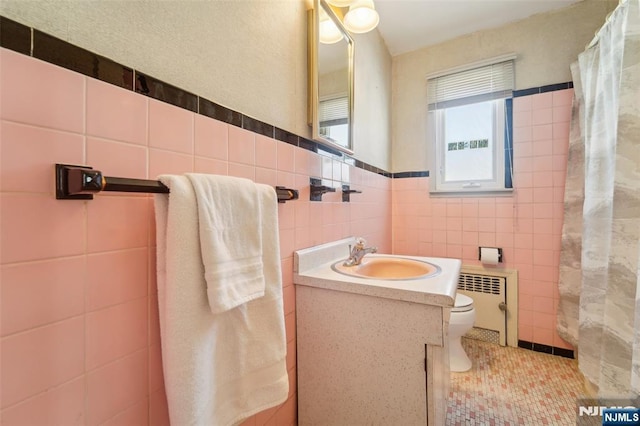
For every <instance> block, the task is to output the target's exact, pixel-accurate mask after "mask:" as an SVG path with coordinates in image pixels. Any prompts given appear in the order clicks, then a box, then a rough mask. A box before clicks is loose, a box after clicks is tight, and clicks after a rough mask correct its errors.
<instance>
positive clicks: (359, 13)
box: [344, 0, 380, 34]
mask: <svg viewBox="0 0 640 426" xmlns="http://www.w3.org/2000/svg"><path fill="white" fill-rule="evenodd" d="M379 21H380V16H378V12H376V9H375V6H374V5H373V0H355V1H353V2H352V3H351V5H350V6H349V11H348V12H347V14H346V15H345V16H344V26H345V27H346V28H347V30H349V31H350V32H352V33H356V34H361V33H366V32H369V31H371V30H372V29H374V28H375V27H376V26H377V25H378V22H379Z"/></svg>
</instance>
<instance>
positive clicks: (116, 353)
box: [0, 49, 391, 426]
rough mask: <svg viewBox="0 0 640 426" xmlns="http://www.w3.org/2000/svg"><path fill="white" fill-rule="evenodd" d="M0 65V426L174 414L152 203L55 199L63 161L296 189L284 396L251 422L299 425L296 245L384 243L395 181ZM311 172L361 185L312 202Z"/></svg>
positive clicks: (142, 102)
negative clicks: (358, 240)
mask: <svg viewBox="0 0 640 426" xmlns="http://www.w3.org/2000/svg"><path fill="white" fill-rule="evenodd" d="M0 67H1V68H0V105H1V106H2V110H1V111H0V218H1V219H2V221H1V222H0V232H1V235H2V242H1V244H0V356H1V360H0V363H1V368H0V392H1V395H2V398H1V406H0V410H1V411H0V423H1V424H3V426H9V425H17V424H44V423H47V424H88V425H94V424H96V425H97V424H109V425H116V424H136V425H143V424H149V425H154V426H156V425H163V424H168V417H167V404H166V398H165V392H164V382H163V378H162V361H161V360H162V354H161V352H160V332H159V324H158V307H157V298H156V287H155V283H156V280H155V247H154V246H155V222H154V218H153V216H154V213H153V201H152V198H151V196H149V195H141V194H117V193H105V194H100V195H98V196H96V197H95V199H94V200H93V201H57V200H55V197H54V179H53V170H54V168H53V167H54V166H53V165H54V163H70V164H87V165H91V166H93V167H95V168H99V169H102V170H103V171H104V172H105V174H108V175H112V176H119V175H120V176H124V177H139V178H151V179H153V178H155V177H156V176H157V175H159V174H166V173H184V172H190V171H198V172H208V173H217V174H229V175H233V176H243V177H249V178H251V179H255V180H256V181H257V182H261V183H266V184H270V185H288V186H291V187H293V188H297V189H299V190H300V200H297V201H293V202H288V203H285V204H280V205H279V221H280V243H281V259H282V270H283V295H284V302H285V303H284V307H285V324H286V332H287V341H288V344H287V348H288V353H287V367H288V370H289V378H290V385H291V386H290V389H291V390H290V397H289V399H288V400H287V402H285V403H284V404H283V405H281V406H279V407H274V408H272V409H270V410H267V411H265V412H263V413H260V414H258V415H256V416H254V417H252V418H250V419H248V420H247V421H246V422H245V424H246V425H291V424H294V423H295V419H296V374H295V366H296V357H295V287H294V285H293V272H292V271H293V251H294V250H296V249H299V248H303V247H308V246H311V245H315V244H321V243H324V242H328V241H331V240H335V239H339V238H343V237H347V236H350V235H359V236H364V237H365V238H367V239H368V240H370V241H371V242H372V244H376V245H378V247H380V249H381V250H382V251H387V252H388V251H391V181H390V179H388V178H385V177H382V176H379V175H376V174H373V173H370V172H366V171H364V170H362V169H358V168H355V167H352V166H348V165H346V164H344V163H341V162H339V161H336V160H334V159H331V158H327V157H322V156H319V155H318V154H316V153H313V152H310V151H307V150H303V149H301V148H297V147H294V146H292V145H288V144H286V143H283V142H279V141H276V140H274V139H271V138H268V137H264V136H261V135H256V134H254V133H251V132H248V131H246V130H242V129H239V128H237V127H234V126H230V125H227V124H225V123H222V122H218V121H216V120H213V119H210V118H207V117H203V116H200V115H196V114H193V113H191V112H186V111H185V110H183V109H180V108H176V107H173V106H170V105H167V104H164V103H161V102H158V101H155V100H153V99H149V98H146V97H143V96H140V95H137V94H135V93H132V92H130V91H126V90H123V89H120V88H117V87H115V86H111V85H108V84H105V83H102V82H100V81H96V80H92V79H90V78H87V77H84V76H81V75H79V74H76V73H74V72H71V71H68V70H64V69H61V68H59V67H56V66H53V65H51V64H48V63H44V62H41V61H38V60H35V59H33V58H29V57H26V56H23V55H20V54H17V53H15V52H12V51H9V50H5V49H0ZM310 176H313V177H322V178H324V179H326V184H329V185H334V186H336V187H338V186H339V185H340V183H341V182H349V183H350V184H351V186H352V188H355V189H359V190H362V191H363V193H362V194H354V195H352V202H351V203H349V204H347V203H342V202H341V194H340V191H339V190H338V191H336V192H335V193H330V194H327V195H325V196H324V200H323V202H321V203H319V202H309V201H308V200H309V177H310Z"/></svg>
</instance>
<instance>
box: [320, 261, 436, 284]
mask: <svg viewBox="0 0 640 426" xmlns="http://www.w3.org/2000/svg"><path fill="white" fill-rule="evenodd" d="M343 263H344V260H341V261H339V262H336V263H334V264H333V265H331V269H333V270H334V271H336V272H338V273H340V274H344V275H349V276H352V277H357V278H372V279H378V280H415V279H420V278H428V277H433V276H435V275H438V274H439V273H440V271H441V270H440V267H439V266H437V265H434V264H432V263H429V262H424V261H422V260H416V259H409V258H406V257H395V256H393V257H392V256H375V257H372V256H369V257H365V258H364V259H362V262H361V263H360V264H359V265H355V266H344V265H343Z"/></svg>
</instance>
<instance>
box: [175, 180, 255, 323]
mask: <svg viewBox="0 0 640 426" xmlns="http://www.w3.org/2000/svg"><path fill="white" fill-rule="evenodd" d="M187 177H188V178H189V180H190V181H191V185H193V188H194V190H195V193H196V200H197V202H198V222H199V227H200V249H201V250H202V262H203V264H204V276H205V279H206V280H207V296H208V298H209V306H210V307H211V312H213V313H214V314H217V313H220V312H224V311H227V310H229V309H233V308H235V307H236V306H239V305H241V304H243V303H245V302H248V301H250V300H253V299H256V298H258V297H262V296H264V285H265V284H264V275H263V274H262V269H263V265H262V229H261V228H262V212H261V209H262V207H261V200H260V194H259V188H258V186H257V185H256V184H254V183H253V182H251V181H250V180H248V179H241V178H235V177H229V176H218V175H206V174H199V173H187Z"/></svg>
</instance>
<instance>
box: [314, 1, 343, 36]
mask: <svg viewBox="0 0 640 426" xmlns="http://www.w3.org/2000/svg"><path fill="white" fill-rule="evenodd" d="M318 32H319V37H320V43H324V44H333V43H337V42H339V41H340V40H342V37H343V35H342V32H341V31H340V30H339V29H338V27H337V26H336V24H335V22H333V21H332V20H331V18H330V17H329V15H327V13H326V12H325V11H324V10H322V9H320V28H319V29H318Z"/></svg>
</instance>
